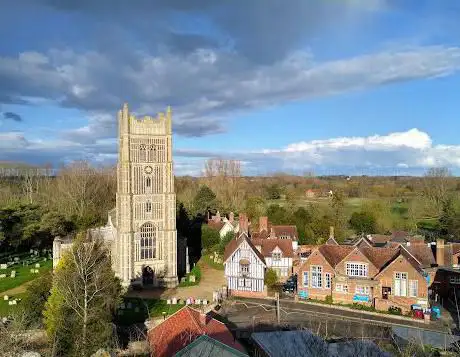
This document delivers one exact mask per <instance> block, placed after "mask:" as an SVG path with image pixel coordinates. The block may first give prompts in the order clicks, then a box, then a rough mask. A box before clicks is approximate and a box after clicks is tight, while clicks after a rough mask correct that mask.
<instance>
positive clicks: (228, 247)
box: [224, 233, 265, 264]
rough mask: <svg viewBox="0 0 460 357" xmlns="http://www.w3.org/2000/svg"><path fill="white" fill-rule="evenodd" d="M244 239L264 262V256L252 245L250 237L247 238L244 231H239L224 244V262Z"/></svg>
mask: <svg viewBox="0 0 460 357" xmlns="http://www.w3.org/2000/svg"><path fill="white" fill-rule="evenodd" d="M244 240H245V241H246V242H247V243H248V245H249V246H250V247H251V249H252V250H253V251H254V252H255V254H256V255H257V256H258V257H259V259H260V260H261V261H262V262H263V263H264V264H265V259H264V256H263V255H262V253H261V252H259V250H258V249H257V248H256V247H255V246H254V244H253V242H252V241H251V239H249V238H248V236H247V235H246V233H241V234H240V235H239V236H238V237H235V239H232V240H231V241H230V242H228V244H227V245H226V246H225V251H224V262H225V261H226V260H227V259H228V258H229V257H230V256H231V255H232V254H233V253H234V252H235V251H236V250H237V249H238V247H239V246H240V244H241V243H242V242H243V241H244Z"/></svg>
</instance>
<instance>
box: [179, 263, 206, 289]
mask: <svg viewBox="0 0 460 357" xmlns="http://www.w3.org/2000/svg"><path fill="white" fill-rule="evenodd" d="M190 275H195V282H191V281H188V277H189V276H190ZM200 280H201V270H200V267H199V266H198V265H195V266H194V267H193V269H192V270H191V271H190V273H188V274H187V280H186V281H185V282H181V283H180V284H179V286H180V287H186V286H194V285H198V284H199V283H200Z"/></svg>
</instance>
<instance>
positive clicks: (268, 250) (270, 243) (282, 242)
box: [251, 239, 294, 258]
mask: <svg viewBox="0 0 460 357" xmlns="http://www.w3.org/2000/svg"><path fill="white" fill-rule="evenodd" d="M251 241H252V243H253V244H254V245H255V246H258V245H260V246H261V248H262V255H263V256H264V257H271V255H272V252H273V250H274V249H275V248H276V247H279V248H280V249H281V251H282V252H283V256H285V257H290V258H292V257H293V256H294V251H293V249H292V240H291V239H251Z"/></svg>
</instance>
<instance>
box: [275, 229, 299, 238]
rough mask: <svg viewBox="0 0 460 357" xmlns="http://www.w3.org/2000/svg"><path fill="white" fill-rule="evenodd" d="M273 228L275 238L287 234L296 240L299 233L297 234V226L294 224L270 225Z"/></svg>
mask: <svg viewBox="0 0 460 357" xmlns="http://www.w3.org/2000/svg"><path fill="white" fill-rule="evenodd" d="M271 228H273V230H274V231H275V235H276V237H277V238H279V237H281V236H289V237H290V238H291V239H293V240H297V239H298V237H299V235H298V234H297V227H296V226H272V227H271Z"/></svg>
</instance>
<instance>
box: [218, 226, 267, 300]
mask: <svg viewBox="0 0 460 357" xmlns="http://www.w3.org/2000/svg"><path fill="white" fill-rule="evenodd" d="M224 266H225V277H226V279H227V286H228V289H229V290H230V294H232V295H251V293H255V294H258V293H259V294H264V292H265V286H264V277H265V269H266V267H267V265H266V263H265V259H264V257H263V255H262V254H261V252H259V250H257V249H256V247H255V246H254V244H253V243H252V242H251V240H250V239H249V237H248V235H247V233H246V232H243V233H240V235H239V236H238V238H236V239H233V240H231V241H230V243H229V244H228V245H227V246H226V247H225V254H224ZM247 293H249V294H247Z"/></svg>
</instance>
